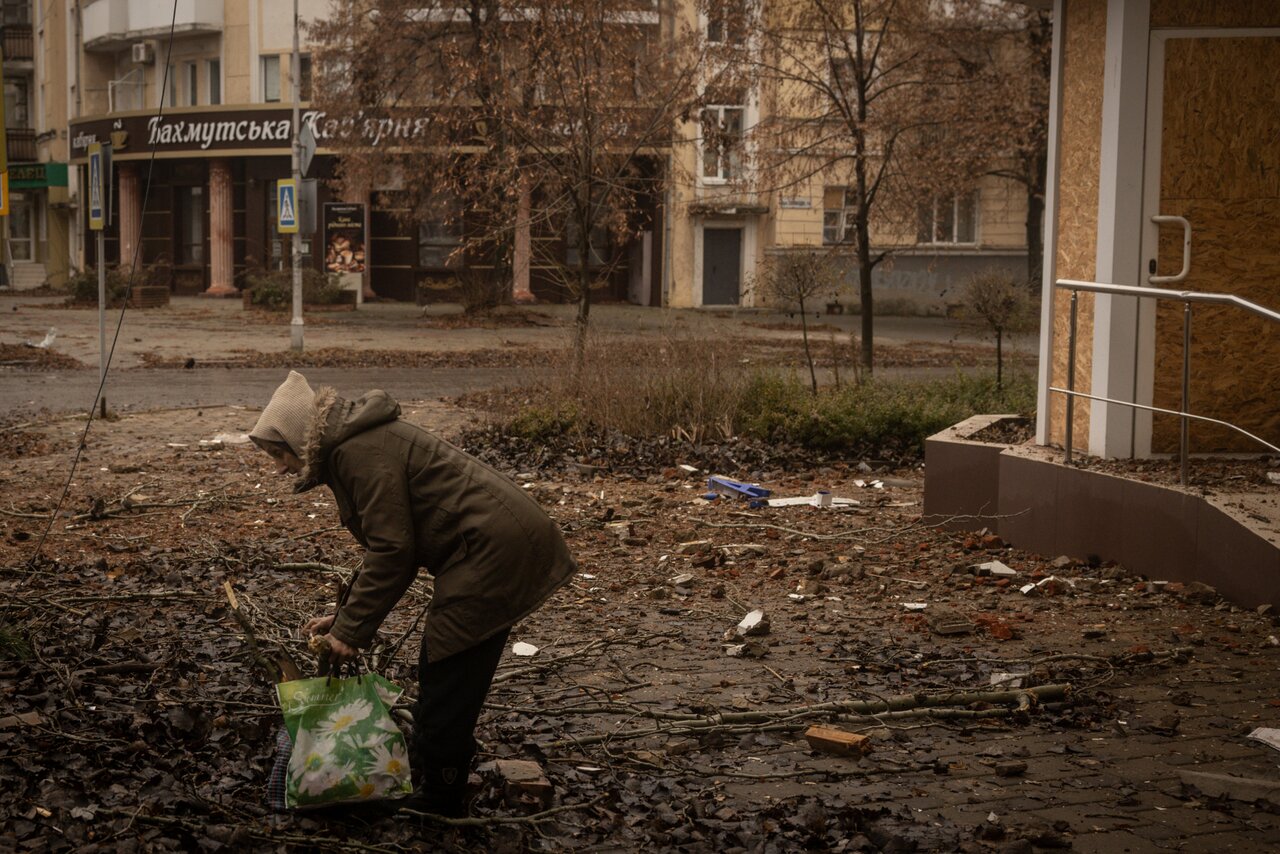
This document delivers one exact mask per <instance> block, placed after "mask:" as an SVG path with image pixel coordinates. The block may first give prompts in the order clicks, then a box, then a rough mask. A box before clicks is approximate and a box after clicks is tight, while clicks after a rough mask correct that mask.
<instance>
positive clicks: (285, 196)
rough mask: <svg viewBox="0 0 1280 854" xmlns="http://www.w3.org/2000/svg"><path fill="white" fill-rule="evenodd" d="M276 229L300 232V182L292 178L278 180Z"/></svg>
mask: <svg viewBox="0 0 1280 854" xmlns="http://www.w3.org/2000/svg"><path fill="white" fill-rule="evenodd" d="M276 231H278V232H280V233H281V234H296V233H297V232H298V184H297V182H295V181H293V180H292V179H288V180H282V181H277V182H276Z"/></svg>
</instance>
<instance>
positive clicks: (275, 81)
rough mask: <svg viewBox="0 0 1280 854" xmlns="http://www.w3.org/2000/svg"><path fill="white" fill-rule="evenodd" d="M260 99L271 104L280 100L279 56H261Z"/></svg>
mask: <svg viewBox="0 0 1280 854" xmlns="http://www.w3.org/2000/svg"><path fill="white" fill-rule="evenodd" d="M262 100H263V102H265V103H268V104H272V103H276V102H277V101H279V100H280V57H279V56H264V57H262Z"/></svg>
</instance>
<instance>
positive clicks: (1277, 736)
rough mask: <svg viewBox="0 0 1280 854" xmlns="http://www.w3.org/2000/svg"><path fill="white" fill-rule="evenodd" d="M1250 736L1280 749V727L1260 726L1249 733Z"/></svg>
mask: <svg viewBox="0 0 1280 854" xmlns="http://www.w3.org/2000/svg"><path fill="white" fill-rule="evenodd" d="M1249 738H1252V739H1254V740H1255V741H1260V742H1262V743H1263V744H1265V745H1267V746H1269V747H1274V748H1275V749H1276V750H1280V729H1275V728H1273V727H1265V726H1260V727H1258V728H1257V729H1255V730H1254V731H1253V732H1251V733H1249Z"/></svg>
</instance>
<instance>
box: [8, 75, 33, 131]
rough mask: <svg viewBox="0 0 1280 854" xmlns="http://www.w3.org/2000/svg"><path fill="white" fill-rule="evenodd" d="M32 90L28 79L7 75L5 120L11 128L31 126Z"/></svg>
mask: <svg viewBox="0 0 1280 854" xmlns="http://www.w3.org/2000/svg"><path fill="white" fill-rule="evenodd" d="M30 105H31V89H30V86H29V84H28V83H27V78H25V77H20V76H18V75H16V74H13V75H10V74H6V75H5V78H4V120H5V122H4V123H5V124H6V125H8V126H9V127H11V128H26V127H30V126H31V112H30Z"/></svg>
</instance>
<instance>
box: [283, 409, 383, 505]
mask: <svg viewBox="0 0 1280 854" xmlns="http://www.w3.org/2000/svg"><path fill="white" fill-rule="evenodd" d="M399 417H400V404H398V403H396V401H395V399H394V398H392V397H391V395H389V394H387V393H386V392H385V391H376V390H375V391H371V392H369V393H368V394H365V395H362V396H360V397H359V398H357V399H355V400H347V399H345V398H342V397H339V396H338V392H337V391H336V390H334V389H333V388H330V387H328V386H323V387H321V388H320V390H319V391H317V392H316V397H315V414H314V415H313V416H312V419H311V423H310V424H309V425H308V427H307V434H306V441H305V442H304V443H303V445H302V452H301V454H299V457H300V458H301V460H302V473H301V474H299V475H298V482H297V483H296V484H294V487H293V491H294V492H306V491H307V490H309V489H314V488H315V487H317V486H319V485H320V484H321V483H323V482H324V475H325V471H324V469H325V463H326V461H327V460H328V459H329V453H330V452H331V451H332V450H333V449H334V448H335V447H337V446H338V445H340V444H342V443H343V442H345V441H346V440H347V439H350V438H351V437H352V436H355V435H356V434H358V433H363V432H364V431H365V430H368V429H370V428H372V427H377V426H378V425H379V424H386V423H387V422H388V421H395V420H396V419H397V418H399Z"/></svg>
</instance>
